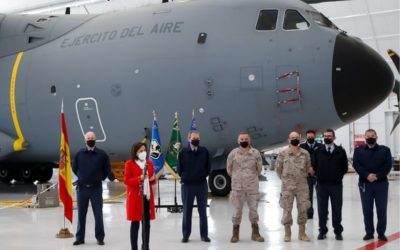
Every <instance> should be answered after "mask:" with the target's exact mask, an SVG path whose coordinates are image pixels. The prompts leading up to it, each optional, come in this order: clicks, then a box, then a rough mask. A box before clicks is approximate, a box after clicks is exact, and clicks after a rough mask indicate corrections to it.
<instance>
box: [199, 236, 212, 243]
mask: <svg viewBox="0 0 400 250" xmlns="http://www.w3.org/2000/svg"><path fill="white" fill-rule="evenodd" d="M201 240H202V241H204V242H211V240H210V238H208V237H203V238H201Z"/></svg>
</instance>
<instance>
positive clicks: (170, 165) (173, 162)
mask: <svg viewBox="0 0 400 250" xmlns="http://www.w3.org/2000/svg"><path fill="white" fill-rule="evenodd" d="M181 149H182V138H181V132H180V130H179V122H178V113H175V119H174V124H173V127H172V132H171V139H170V140H169V144H168V149H167V154H166V156H165V163H164V166H165V168H166V169H167V170H168V171H169V172H170V173H171V174H172V175H173V176H174V177H175V178H179V175H178V172H177V170H176V167H177V164H178V155H179V152H180V151H181Z"/></svg>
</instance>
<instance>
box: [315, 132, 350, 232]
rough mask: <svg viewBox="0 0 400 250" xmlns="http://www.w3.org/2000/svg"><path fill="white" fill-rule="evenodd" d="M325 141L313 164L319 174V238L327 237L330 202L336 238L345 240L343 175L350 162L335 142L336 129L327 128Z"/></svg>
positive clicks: (317, 151) (316, 152)
mask: <svg viewBox="0 0 400 250" xmlns="http://www.w3.org/2000/svg"><path fill="white" fill-rule="evenodd" d="M323 136H324V143H325V145H323V146H322V147H320V148H318V149H317V150H316V151H315V153H314V157H313V162H312V166H313V168H314V171H315V175H316V176H317V201H318V217H319V235H318V240H323V239H325V238H326V233H327V232H328V227H327V226H326V222H327V218H328V202H329V199H330V200H331V206H332V226H333V228H334V233H335V238H336V240H343V237H342V232H343V226H342V206H343V183H342V180H343V176H344V175H345V174H346V173H347V169H348V163H347V154H346V151H345V150H344V149H343V148H342V147H341V146H338V145H336V144H335V143H334V141H335V139H336V137H335V131H334V130H333V129H327V130H325V131H324V133H323Z"/></svg>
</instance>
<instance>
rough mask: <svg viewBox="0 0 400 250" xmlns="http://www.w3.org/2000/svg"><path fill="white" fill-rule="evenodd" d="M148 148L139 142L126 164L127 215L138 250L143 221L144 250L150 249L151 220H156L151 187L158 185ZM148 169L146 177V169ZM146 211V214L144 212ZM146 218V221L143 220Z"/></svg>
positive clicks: (135, 247) (133, 245)
mask: <svg viewBox="0 0 400 250" xmlns="http://www.w3.org/2000/svg"><path fill="white" fill-rule="evenodd" d="M146 151H147V147H146V144H145V143H142V142H138V143H136V144H134V145H133V146H132V150H131V157H132V159H131V160H128V161H127V162H126V163H125V174H124V183H125V185H126V214H127V219H128V220H130V221H131V232H130V234H131V235H130V237H131V246H132V250H137V249H138V247H137V239H138V231H139V223H140V221H142V249H143V250H148V249H149V239H150V220H154V219H155V217H156V216H155V209H154V195H153V189H152V188H151V185H154V184H155V183H156V176H155V175H154V167H153V164H152V162H151V161H149V160H146V156H147V154H146ZM145 168H146V169H147V172H146V174H145V175H144V173H143V172H144V169H145ZM143 211H144V212H143ZM143 216H144V219H143Z"/></svg>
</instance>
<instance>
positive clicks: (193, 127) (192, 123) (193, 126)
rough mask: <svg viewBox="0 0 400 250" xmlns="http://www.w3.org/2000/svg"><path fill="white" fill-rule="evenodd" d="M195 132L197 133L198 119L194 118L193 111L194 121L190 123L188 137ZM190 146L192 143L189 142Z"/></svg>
mask: <svg viewBox="0 0 400 250" xmlns="http://www.w3.org/2000/svg"><path fill="white" fill-rule="evenodd" d="M193 131H197V125H196V119H195V118H194V109H193V110H192V120H191V121H190V127H189V132H188V137H189V136H190V133H192V132H193ZM188 146H190V142H188Z"/></svg>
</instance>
